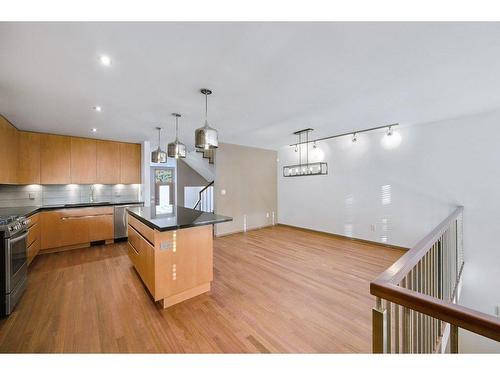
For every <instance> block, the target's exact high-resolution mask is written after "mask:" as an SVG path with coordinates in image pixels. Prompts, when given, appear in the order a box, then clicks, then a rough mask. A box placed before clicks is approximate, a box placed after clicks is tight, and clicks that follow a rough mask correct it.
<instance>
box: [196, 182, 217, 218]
mask: <svg viewBox="0 0 500 375" xmlns="http://www.w3.org/2000/svg"><path fill="white" fill-rule="evenodd" d="M193 209H195V210H199V211H205V212H212V213H213V212H214V182H213V181H212V182H209V183H208V184H207V185H206V186H205V187H204V188H203V189H201V190H200V192H199V193H198V201H197V202H196V204H195V205H194V207H193Z"/></svg>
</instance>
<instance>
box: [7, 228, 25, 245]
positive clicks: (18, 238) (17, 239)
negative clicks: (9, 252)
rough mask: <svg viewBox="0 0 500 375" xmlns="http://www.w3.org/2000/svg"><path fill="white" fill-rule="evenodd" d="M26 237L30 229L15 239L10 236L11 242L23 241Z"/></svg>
mask: <svg viewBox="0 0 500 375" xmlns="http://www.w3.org/2000/svg"><path fill="white" fill-rule="evenodd" d="M26 237H28V231H26V232H25V233H24V234H23V235H21V236H19V237H15V238H14V239H12V238H9V242H10V243H11V244H13V243H16V242H18V241H21V240H23V239H25V238H26Z"/></svg>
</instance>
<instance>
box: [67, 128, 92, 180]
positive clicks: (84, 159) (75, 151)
mask: <svg viewBox="0 0 500 375" xmlns="http://www.w3.org/2000/svg"><path fill="white" fill-rule="evenodd" d="M96 155H97V146H96V141H95V140H94V139H86V138H76V137H71V182H72V183H73V184H93V183H95V182H96V175H97V172H96V170H97V165H96Z"/></svg>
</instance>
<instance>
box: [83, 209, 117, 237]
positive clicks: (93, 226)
mask: <svg viewBox="0 0 500 375" xmlns="http://www.w3.org/2000/svg"><path fill="white" fill-rule="evenodd" d="M114 234H115V230H114V221H113V212H108V213H101V214H99V215H95V216H94V217H93V218H92V219H90V220H89V240H90V242H93V241H101V240H108V239H112V238H113V237H114Z"/></svg>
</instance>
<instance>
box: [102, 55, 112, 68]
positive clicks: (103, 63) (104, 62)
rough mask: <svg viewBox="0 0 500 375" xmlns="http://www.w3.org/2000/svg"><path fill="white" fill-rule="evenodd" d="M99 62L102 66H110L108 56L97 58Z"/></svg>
mask: <svg viewBox="0 0 500 375" xmlns="http://www.w3.org/2000/svg"><path fill="white" fill-rule="evenodd" d="M99 61H100V62H101V64H102V65H104V66H110V65H111V58H110V57H109V56H106V55H102V56H101V57H99Z"/></svg>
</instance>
